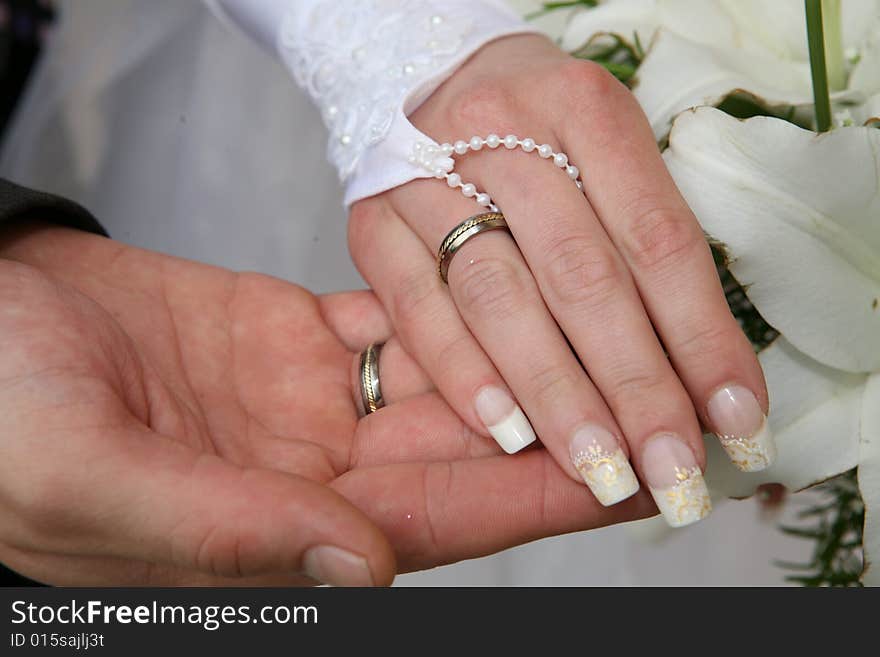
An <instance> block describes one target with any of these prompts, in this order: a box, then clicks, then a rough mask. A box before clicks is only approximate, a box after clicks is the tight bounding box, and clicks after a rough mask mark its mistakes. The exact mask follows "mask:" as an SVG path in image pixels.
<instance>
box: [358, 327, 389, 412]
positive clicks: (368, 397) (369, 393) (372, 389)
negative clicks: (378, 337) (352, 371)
mask: <svg viewBox="0 0 880 657" xmlns="http://www.w3.org/2000/svg"><path fill="white" fill-rule="evenodd" d="M381 351H382V344H381V343H375V342H374V343H373V344H370V345H368V346H367V348H366V349H364V350H363V351H362V352H361V365H360V369H359V377H358V378H359V379H360V385H361V402H362V407H361V409H360V410H361V412H362V414H363V415H369V414H370V413H375V412H376V411H378V410H379V409H380V408H382V407H383V406H385V399H384V398H383V397H382V387H381V386H380V385H379V353H380V352H381Z"/></svg>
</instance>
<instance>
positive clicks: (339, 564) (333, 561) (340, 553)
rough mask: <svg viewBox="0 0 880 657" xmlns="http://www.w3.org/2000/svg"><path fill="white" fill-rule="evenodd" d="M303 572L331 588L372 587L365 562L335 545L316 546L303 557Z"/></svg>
mask: <svg viewBox="0 0 880 657" xmlns="http://www.w3.org/2000/svg"><path fill="white" fill-rule="evenodd" d="M303 572H305V574H306V575H308V576H309V577H311V578H312V579H315V580H318V581H319V582H322V583H324V584H332V585H333V586H374V585H375V583H374V582H373V574H372V573H371V572H370V566H369V564H368V563H367V560H366V559H365V558H364V557H363V556H361V555H359V554H355V553H354V552H349V551H348V550H343V549H342V548H338V547H336V546H335V545H316V546H315V547H311V548H309V549H308V550H306V553H305V554H304V555H303Z"/></svg>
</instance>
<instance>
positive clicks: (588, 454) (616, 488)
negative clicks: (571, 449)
mask: <svg viewBox="0 0 880 657" xmlns="http://www.w3.org/2000/svg"><path fill="white" fill-rule="evenodd" d="M573 460H574V467H575V468H576V469H577V471H578V472H579V473H580V475H581V477H583V479H584V483H586V484H587V486H589V488H590V490H591V491H592V493H593V495H594V496H595V497H596V499H597V500H599V503H600V504H601V505H602V506H611V505H612V504H617V503H618V502H622V501H623V500H625V499H627V498H628V497H632V496H633V495H635V494H636V492H637V491H638V490H639V480H638V479H637V478H636V474H635V472H633V469H632V466H630V464H629V461H628V460H627V458H626V455H625V454H624V453H623V451H622V450H620V449H617V450H615V451H614V452H613V453H610V452H609V451H608V450H606V449H604V448H603V447H601V446H600V445H599V444H598V443H597V442H594V443H593V444H592V445H590V446H589V447H587V449H585V450H581V451H579V452H578V453H577V454H575V455H574V459H573Z"/></svg>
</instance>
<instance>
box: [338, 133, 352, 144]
mask: <svg viewBox="0 0 880 657" xmlns="http://www.w3.org/2000/svg"><path fill="white" fill-rule="evenodd" d="M339 143H340V144H342V145H343V146H348V145H349V144H350V143H351V135H342V136H341V137H340V138H339Z"/></svg>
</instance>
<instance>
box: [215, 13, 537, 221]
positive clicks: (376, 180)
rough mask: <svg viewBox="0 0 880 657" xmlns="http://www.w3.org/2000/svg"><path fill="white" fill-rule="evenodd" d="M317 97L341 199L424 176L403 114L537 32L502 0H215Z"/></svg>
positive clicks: (416, 137)
mask: <svg viewBox="0 0 880 657" xmlns="http://www.w3.org/2000/svg"><path fill="white" fill-rule="evenodd" d="M209 4H213V5H215V6H216V5H218V4H219V5H221V6H222V8H223V9H224V10H226V12H227V14H228V18H231V19H232V21H233V22H235V23H237V24H238V25H240V26H241V27H243V28H244V29H245V31H247V32H249V33H250V34H252V35H253V36H255V37H256V38H257V39H258V40H259V41H262V42H263V43H264V45H267V46H269V47H270V48H271V49H272V50H273V51H274V52H275V53H277V54H278V56H280V58H281V60H282V61H283V63H284V64H285V66H286V67H287V68H288V70H289V71H290V72H291V73H292V75H293V77H294V79H295V80H296V82H297V84H298V85H299V86H301V87H302V88H303V89H304V90H305V91H306V92H307V93H308V94H309V95H310V96H311V98H312V99H313V100H314V102H315V104H316V105H317V106H318V108H319V109H320V111H321V114H322V116H323V118H324V123H325V124H326V126H327V129H328V132H329V143H328V149H327V153H328V158H329V159H330V161H331V162H332V163H333V164H334V165H335V166H336V168H337V170H338V172H339V176H340V179H341V180H342V181H343V182H344V183H345V185H346V191H345V203H346V204H347V205H348V204H351V203H354V202H355V201H357V200H359V199H362V198H365V197H367V196H371V195H373V194H378V193H379V192H382V191H385V190H387V189H391V188H393V187H396V186H398V185H401V184H403V183H406V182H409V181H410V180H413V179H415V178H422V177H427V176H430V173H428V172H426V171H425V169H423V168H422V167H420V166H417V165H414V164H412V163H410V162H409V155H410V154H411V152H412V145H413V143H414V142H416V141H423V142H427V143H434V142H433V140H432V139H430V138H429V137H427V136H426V135H424V134H422V133H421V132H419V131H418V130H417V129H416V128H415V127H414V126H413V125H412V124H411V123H410V122H409V120H408V119H407V114H409V113H411V112H412V111H414V110H415V109H416V108H417V107H418V105H419V104H420V103H421V102H423V101H424V100H425V99H426V98H427V97H428V96H429V95H430V94H431V93H432V92H433V91H434V90H435V89H436V88H437V87H438V86H440V84H441V83H442V82H443V81H444V80H445V79H446V78H448V77H449V76H450V75H452V73H453V72H454V71H455V70H456V69H457V68H458V66H460V65H461V64H462V63H463V62H464V61H465V60H466V59H467V58H468V57H469V56H470V55H471V54H473V53H474V52H475V51H476V50H477V49H479V48H480V47H481V46H482V45H484V44H486V43H488V42H489V41H492V40H493V39H496V38H498V37H501V36H505V35H509V34H515V33H525V32H536V31H537V30H536V29H535V28H533V27H531V26H529V25H527V24H526V23H524V22H523V21H522V20H521V19H520V18H519V17H518V16H517V15H516V14H515V13H514V12H513V11H512V10H511V9H510V8H509V7H508V6H507V4H506V3H505V2H504V1H503V0H443V1H442V2H438V1H434V0H213V2H211V3H209Z"/></svg>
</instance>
